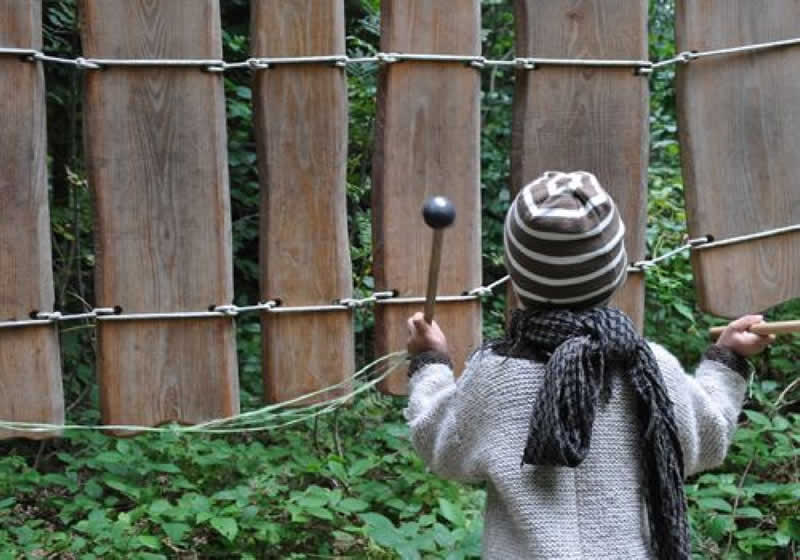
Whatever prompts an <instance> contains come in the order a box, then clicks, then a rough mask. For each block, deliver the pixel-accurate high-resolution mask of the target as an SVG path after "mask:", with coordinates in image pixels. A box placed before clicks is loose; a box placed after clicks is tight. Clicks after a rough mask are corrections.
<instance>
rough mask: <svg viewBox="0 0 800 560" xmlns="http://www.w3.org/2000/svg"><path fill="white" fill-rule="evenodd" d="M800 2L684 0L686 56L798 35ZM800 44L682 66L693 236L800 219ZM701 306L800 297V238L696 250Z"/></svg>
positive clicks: (756, 304)
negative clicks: (689, 51) (693, 52)
mask: <svg viewBox="0 0 800 560" xmlns="http://www.w3.org/2000/svg"><path fill="white" fill-rule="evenodd" d="M798 30H800V2H798V1H797V0H769V1H766V0H730V1H728V2H711V1H707V0H681V1H679V2H678V5H677V13H676V38H677V47H678V50H680V51H683V50H698V51H704V50H708V49H719V48H725V47H733V46H739V45H745V44H750V43H761V42H766V41H773V40H778V39H789V38H793V37H796V36H797V35H798ZM798 76H800V48H798V47H791V48H784V49H778V50H772V51H765V52H761V53H757V54H743V55H733V56H723V57H715V58H708V59H701V60H695V61H693V62H692V63H691V64H689V65H681V66H680V67H679V68H678V84H677V94H678V124H679V133H680V142H681V159H682V163H683V177H684V184H685V188H686V209H687V215H688V222H689V235H690V236H692V237H700V236H704V235H706V234H711V235H713V236H714V237H715V238H716V239H720V240H721V239H726V238H729V237H734V236H739V235H746V234H750V233H756V232H759V231H763V230H768V229H773V228H777V227H782V226H788V225H792V224H797V223H800V158H799V157H798V148H797V147H798V145H800V80H798ZM692 264H693V267H694V273H695V278H696V285H697V292H698V299H699V304H700V307H701V308H703V309H704V310H706V311H708V312H710V313H714V314H716V315H721V316H724V317H736V316H739V315H742V314H745V313H751V312H756V311H763V310H765V309H767V308H768V307H771V306H773V305H776V304H778V303H780V302H783V301H786V300H789V299H792V298H797V297H800V233H791V234H785V235H782V236H779V237H772V238H765V239H762V240H757V241H750V242H747V243H744V244H739V245H731V246H725V247H720V248H711V249H707V250H701V251H695V252H694V253H693V255H692Z"/></svg>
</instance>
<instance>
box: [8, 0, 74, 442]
mask: <svg viewBox="0 0 800 560" xmlns="http://www.w3.org/2000/svg"><path fill="white" fill-rule="evenodd" d="M0 46H3V47H16V48H28V49H30V48H33V49H41V48H42V6H41V2H40V1H39V0H30V1H24V2H20V1H18V0H0ZM44 96H45V89H44V73H43V71H42V68H41V65H40V64H35V63H31V62H26V61H23V60H21V59H19V58H12V57H0V119H2V123H3V126H2V127H0V321H5V320H9V319H17V320H19V319H28V318H29V314H30V313H31V311H33V310H42V311H52V310H53V302H54V293H53V271H52V263H51V248H50V211H49V207H48V200H47V170H46V157H47V141H46V127H45V118H46V111H45V98H44ZM0 419H3V420H13V421H19V422H44V423H50V424H62V423H63V422H64V396H63V389H62V386H61V357H60V354H59V344H58V333H57V330H56V328H55V327H54V326H43V327H19V328H13V329H0ZM21 435H25V436H26V437H31V438H34V439H40V438H45V437H51V436H53V435H56V434H55V433H52V432H51V433H34V434H22V433H21V432H5V431H2V430H0V438H6V437H19V436H21Z"/></svg>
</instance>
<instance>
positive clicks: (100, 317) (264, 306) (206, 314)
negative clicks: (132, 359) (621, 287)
mask: <svg viewBox="0 0 800 560" xmlns="http://www.w3.org/2000/svg"><path fill="white" fill-rule="evenodd" d="M795 232H800V224H793V225H790V226H786V227H781V228H775V229H770V230H765V231H760V232H756V233H751V234H747V235H740V236H737V237H731V238H726V239H719V240H718V239H715V238H714V237H713V236H712V235H707V236H704V237H698V238H696V239H690V240H688V241H687V242H686V243H685V244H683V245H681V246H680V247H677V248H675V249H672V250H670V251H667V252H666V253H664V254H663V255H660V256H658V257H655V258H651V259H645V260H640V261H636V262H634V263H632V264H631V265H630V266H629V267H628V272H630V273H634V274H637V273H644V272H646V271H647V270H649V269H651V268H653V267H655V266H658V265H660V264H661V263H663V262H665V261H667V260H669V259H672V258H673V257H675V256H677V255H680V254H682V253H684V252H686V251H703V250H707V249H712V248H716V247H724V246H729V245H734V244H739V243H746V242H749V241H755V240H759V239H765V238H769V237H776V236H781V235H786V234H788V233H795ZM508 280H509V277H508V276H507V275H506V276H504V277H502V278H500V279H499V280H496V281H495V282H492V283H491V284H488V285H486V286H479V287H477V288H473V289H471V290H466V291H464V292H462V293H461V294H458V295H440V296H437V297H436V301H437V302H438V303H456V302H468V301H478V300H482V299H484V298H486V297H488V296H491V295H493V294H494V290H495V289H497V288H498V287H499V286H501V285H503V284H505V283H506V282H507V281H508ZM425 299H426V298H425V297H423V296H399V295H398V294H397V292H396V291H380V292H374V293H373V294H372V295H370V296H368V297H365V298H361V299H353V298H341V299H337V300H334V302H333V303H330V304H323V305H301V306H284V305H282V302H281V300H280V299H271V300H268V301H264V302H260V303H257V304H255V305H244V306H239V305H211V306H209V308H208V310H205V311H154V312H147V313H125V312H123V309H122V308H121V307H120V306H116V307H98V308H95V309H92V310H91V311H89V312H85V313H76V314H62V313H60V312H58V311H51V312H37V311H34V312H32V313H31V316H30V319H21V320H8V321H0V329H3V328H21V327H36V326H46V325H51V324H54V323H64V322H70V321H79V320H90V319H94V320H95V321H151V320H168V319H218V318H229V319H233V318H235V317H237V316H239V315H241V314H245V313H253V312H258V313H270V314H278V315H280V314H290V313H327V312H352V311H353V310H355V309H359V308H363V307H366V306H367V305H390V304H416V303H424V302H425Z"/></svg>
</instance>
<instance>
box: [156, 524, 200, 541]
mask: <svg viewBox="0 0 800 560" xmlns="http://www.w3.org/2000/svg"><path fill="white" fill-rule="evenodd" d="M161 529H162V530H163V531H164V534H166V535H167V536H168V537H169V540H170V541H172V542H173V543H174V544H179V543H180V542H181V541H182V540H183V537H184V535H186V533H187V532H189V531H191V529H192V528H191V527H189V525H187V524H186V523H162V524H161Z"/></svg>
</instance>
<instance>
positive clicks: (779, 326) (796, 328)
mask: <svg viewBox="0 0 800 560" xmlns="http://www.w3.org/2000/svg"><path fill="white" fill-rule="evenodd" d="M726 328H727V327H714V328H712V329H709V330H710V332H711V338H714V339H717V338H719V337H720V335H721V334H722V333H723V331H724V330H725V329H726ZM748 330H749V331H750V332H752V333H755V334H762V335H767V334H791V333H800V321H778V322H775V323H758V324H756V325H753V326H752V327H750V328H749V329H748Z"/></svg>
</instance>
